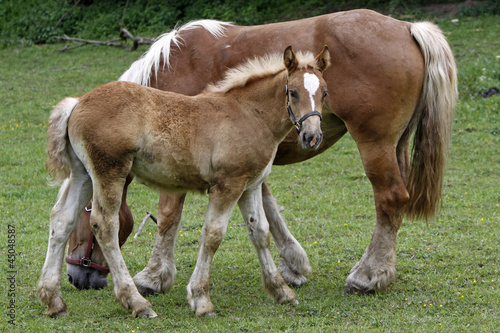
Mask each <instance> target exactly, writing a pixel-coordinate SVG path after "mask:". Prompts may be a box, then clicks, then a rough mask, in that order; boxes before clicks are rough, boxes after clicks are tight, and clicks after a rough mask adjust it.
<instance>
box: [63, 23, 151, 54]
mask: <svg viewBox="0 0 500 333" xmlns="http://www.w3.org/2000/svg"><path fill="white" fill-rule="evenodd" d="M55 38H56V39H59V40H65V41H69V42H73V43H79V44H78V45H77V46H75V47H69V44H66V45H65V46H64V47H63V48H62V49H60V50H58V52H64V51H67V50H71V49H75V48H79V47H82V46H85V45H104V46H114V47H123V48H125V49H126V50H127V51H134V50H136V49H137V48H138V47H139V45H151V44H153V42H154V41H155V39H154V38H149V37H135V36H134V35H132V34H131V33H130V32H129V31H128V30H127V29H125V28H123V29H122V30H121V31H120V39H112V40H108V41H99V40H90V39H82V38H75V37H69V36H68V35H63V36H55ZM127 39H130V40H131V41H132V42H133V45H132V46H129V45H127V44H126V43H124V41H125V42H126V41H127Z"/></svg>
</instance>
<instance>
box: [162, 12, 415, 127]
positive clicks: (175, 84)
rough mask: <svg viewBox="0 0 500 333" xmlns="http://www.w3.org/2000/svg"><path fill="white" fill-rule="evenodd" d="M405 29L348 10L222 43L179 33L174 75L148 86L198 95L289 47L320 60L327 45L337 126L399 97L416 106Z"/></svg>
mask: <svg viewBox="0 0 500 333" xmlns="http://www.w3.org/2000/svg"><path fill="white" fill-rule="evenodd" d="M410 27H411V23H408V22H404V21H399V20H396V19H393V18H390V17H387V16H384V15H381V14H378V13H376V12H374V11H371V10H353V11H347V12H339V13H332V14H326V15H322V16H317V17H312V18H306V19H302V20H297V21H290V22H281V23H274V24H266V25H258V26H235V25H232V26H227V27H226V29H225V35H224V37H221V38H215V37H213V36H211V35H210V33H209V32H207V31H205V30H204V29H192V30H187V31H181V32H180V34H181V37H182V39H183V41H184V43H183V44H182V45H180V46H179V48H178V49H176V48H175V47H174V50H173V52H172V54H171V63H170V64H169V65H170V66H171V68H170V69H167V67H165V69H164V70H163V72H159V76H158V78H153V79H154V80H153V81H152V86H157V87H158V88H159V89H161V90H167V91H176V92H180V93H183V94H187V95H195V94H197V93H199V92H200V91H201V90H202V89H204V87H205V86H206V85H207V84H208V83H213V82H216V81H218V80H220V79H221V78H222V76H223V74H224V72H225V70H226V69H227V68H232V67H235V66H237V65H238V64H240V63H241V62H243V61H245V60H246V59H247V58H251V57H258V56H263V55H265V54H269V53H280V52H282V51H283V50H284V49H285V48H286V47H287V46H288V45H292V46H293V47H294V49H296V50H304V51H311V52H313V53H317V52H318V51H319V50H321V49H322V48H323V47H324V46H325V45H327V46H328V47H329V48H330V52H331V55H332V66H331V67H330V68H329V69H328V70H327V71H325V73H324V77H325V79H326V81H327V83H328V90H329V93H330V97H329V104H330V106H331V107H332V109H333V110H334V112H335V113H337V115H338V116H340V117H341V118H342V119H344V120H348V119H349V117H350V116H351V115H352V111H353V110H357V109H359V106H360V105H362V104H367V103H368V104H373V103H378V104H380V105H384V104H385V105H387V104H388V103H389V104H390V103H391V102H394V101H393V99H400V98H401V96H403V95H405V96H407V98H404V97H403V99H408V100H411V101H412V102H411V103H410V102H408V103H407V104H411V107H414V104H415V103H416V100H417V99H418V94H419V93H420V90H421V84H422V80H423V75H424V68H423V58H422V55H421V53H420V51H419V48H418V45H417V44H416V43H415V41H414V40H413V38H412V37H411V34H410V30H409V29H410ZM193 73H196V75H193ZM172 75H175V80H173V79H172V77H171V76H172ZM381 97H383V98H381ZM388 99H389V100H388ZM404 107H410V106H408V105H405V106H404Z"/></svg>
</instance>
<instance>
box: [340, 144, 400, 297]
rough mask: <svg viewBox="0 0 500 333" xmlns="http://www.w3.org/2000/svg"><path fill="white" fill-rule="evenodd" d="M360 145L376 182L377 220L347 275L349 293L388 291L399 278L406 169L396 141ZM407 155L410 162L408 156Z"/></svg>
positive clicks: (374, 187)
mask: <svg viewBox="0 0 500 333" xmlns="http://www.w3.org/2000/svg"><path fill="white" fill-rule="evenodd" d="M358 147H359V150H360V153H361V157H362V159H363V164H364V167H365V171H366V174H367V176H368V178H369V179H370V181H371V183H372V186H373V192H374V196H375V208H376V211H377V223H376V225H375V231H374V233H373V236H372V239H371V241H370V244H369V245H368V247H367V249H366V251H365V253H364V255H363V257H362V258H361V260H360V261H359V262H358V263H357V264H356V265H355V266H354V267H353V268H352V270H351V273H350V275H349V276H348V278H347V281H346V287H345V292H346V293H358V292H359V293H370V292H373V291H375V290H379V291H384V290H385V289H386V287H387V286H388V285H389V283H391V282H392V281H393V280H394V279H395V278H396V238H397V234H398V231H399V228H400V227H401V223H402V219H403V216H402V211H403V208H404V206H405V205H406V204H407V203H408V201H409V195H408V192H407V190H406V186H405V183H404V180H403V178H402V174H403V175H404V174H406V172H402V170H400V166H399V165H398V158H397V156H396V148H395V147H394V145H383V144H382V143H380V142H378V143H377V142H373V143H362V144H358ZM403 159H404V163H407V159H406V158H405V157H403ZM400 160H401V158H400ZM401 162H403V161H401ZM405 165H406V164H405ZM402 166H403V164H402Z"/></svg>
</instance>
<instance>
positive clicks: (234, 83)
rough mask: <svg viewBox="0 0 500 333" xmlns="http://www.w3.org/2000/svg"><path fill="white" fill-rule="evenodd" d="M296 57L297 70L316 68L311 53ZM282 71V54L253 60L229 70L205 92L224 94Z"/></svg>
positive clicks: (283, 67)
mask: <svg viewBox="0 0 500 333" xmlns="http://www.w3.org/2000/svg"><path fill="white" fill-rule="evenodd" d="M296 56H297V61H298V63H299V64H298V68H305V67H307V66H309V67H312V68H318V65H317V62H316V59H315V58H314V55H313V54H312V53H310V52H300V51H299V52H297V54H296ZM282 70H285V65H284V63H283V54H282V53H276V54H270V55H266V56H263V57H257V58H253V59H251V60H248V61H247V62H245V63H243V64H241V65H239V66H237V67H235V68H231V69H229V70H228V71H227V72H226V73H225V74H224V78H223V79H222V80H221V81H219V82H218V83H215V84H210V85H208V86H207V88H206V89H205V91H207V92H218V93H225V92H228V91H229V90H231V89H233V88H237V87H244V86H245V85H246V84H247V83H248V82H249V81H251V80H254V79H258V78H262V77H264V76H268V75H274V74H276V73H278V72H279V71H282Z"/></svg>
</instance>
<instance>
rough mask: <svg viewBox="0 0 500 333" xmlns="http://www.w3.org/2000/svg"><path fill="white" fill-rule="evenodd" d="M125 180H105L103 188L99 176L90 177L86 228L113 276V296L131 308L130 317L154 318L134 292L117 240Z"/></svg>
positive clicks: (134, 288)
mask: <svg viewBox="0 0 500 333" xmlns="http://www.w3.org/2000/svg"><path fill="white" fill-rule="evenodd" d="M96 178H97V179H96ZM124 181H125V179H123V181H122V182H120V181H117V182H114V183H113V182H112V181H109V180H108V181H106V186H105V187H104V186H103V185H102V184H103V182H102V181H100V180H99V177H95V176H94V177H93V182H94V184H93V185H94V197H93V207H92V213H91V215H90V228H91V229H92V232H93V233H94V235H95V237H96V239H97V241H98V243H99V246H100V247H101V250H102V253H103V255H104V258H105V259H106V262H107V263H108V267H109V270H110V272H111V275H112V278H113V286H114V292H115V297H116V299H117V301H118V302H120V304H121V305H122V306H123V307H124V308H125V309H131V310H132V316H134V317H135V316H140V317H149V318H153V317H156V316H157V315H156V313H155V312H154V311H153V310H152V309H151V303H149V302H148V301H147V300H146V299H144V298H143V297H142V296H141V295H140V294H139V292H138V290H137V288H136V286H135V284H134V282H133V280H132V277H131V276H130V274H129V272H128V269H127V266H126V265H125V261H124V260H123V257H122V254H121V251H120V246H119V241H118V230H119V219H118V211H119V209H120V204H121V197H122V191H123V185H124Z"/></svg>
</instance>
